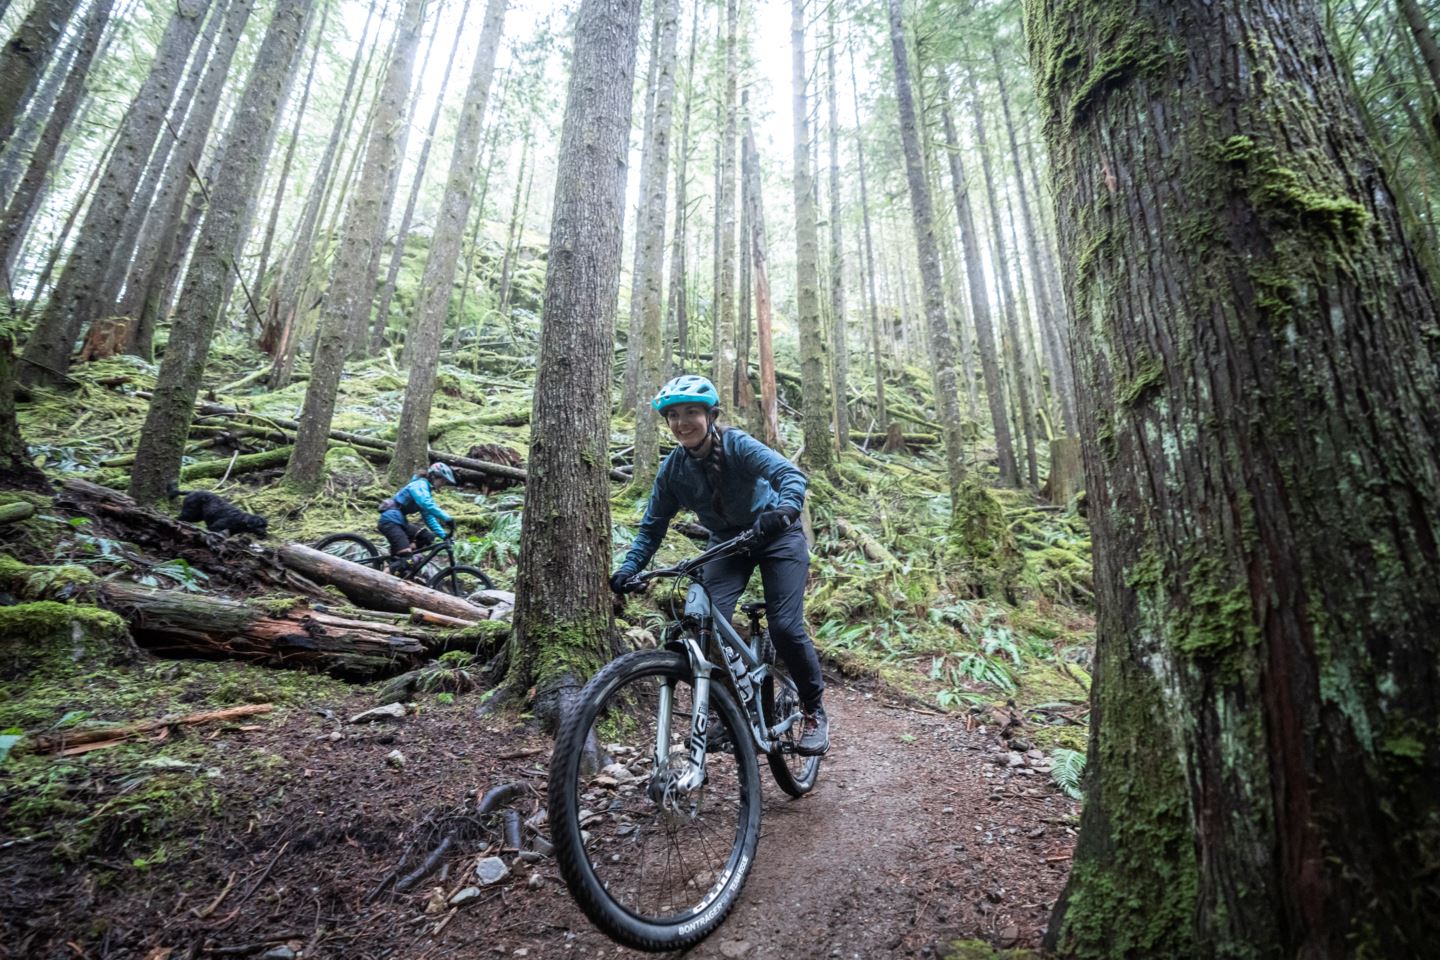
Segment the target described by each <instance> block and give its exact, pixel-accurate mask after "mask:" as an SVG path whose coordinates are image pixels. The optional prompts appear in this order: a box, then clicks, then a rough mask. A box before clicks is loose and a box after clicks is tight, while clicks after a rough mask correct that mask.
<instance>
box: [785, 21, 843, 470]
mask: <svg viewBox="0 0 1440 960" xmlns="http://www.w3.org/2000/svg"><path fill="white" fill-rule="evenodd" d="M804 8H805V3H804V0H790V68H791V72H790V82H791V85H792V86H791V100H790V103H791V119H792V122H793V127H794V131H795V152H794V158H795V169H794V172H793V179H794V187H795V311H796V313H797V317H796V322H797V324H798V326H799V328H800V331H799V332H800V374H801V382H802V387H801V391H800V395H801V397H802V398H803V403H802V404H801V410H800V415H801V418H800V419H801V424H802V425H803V427H804V433H805V450H804V452H803V453H802V454H801V460H802V462H803V463H804V464H805V465H806V466H807V467H808V468H810V469H812V470H818V471H824V470H829V469H830V467H831V465H832V464H833V463H834V460H835V439H834V437H833V436H832V435H831V433H830V390H829V388H828V387H827V386H826V384H825V358H824V350H825V346H824V334H823V333H822V332H821V329H820V266H819V261H820V241H819V237H818V234H819V226H818V224H817V223H816V214H815V208H816V206H817V205H818V204H817V201H816V193H815V187H816V185H815V182H814V177H815V175H814V172H813V171H814V167H813V166H811V163H810V100H809V97H808V96H807V95H806V89H805V88H806V78H807V77H808V76H809V74H808V72H807V70H806V67H805V10H804Z"/></svg>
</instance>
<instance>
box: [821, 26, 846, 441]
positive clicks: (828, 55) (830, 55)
mask: <svg viewBox="0 0 1440 960" xmlns="http://www.w3.org/2000/svg"><path fill="white" fill-rule="evenodd" d="M826 21H827V24H828V30H827V32H826V35H825V36H826V50H825V76H826V90H825V92H826V100H827V101H828V102H829V103H828V106H829V121H830V122H829V127H830V317H831V320H830V323H831V327H830V330H831V338H830V341H831V351H830V354H831V355H830V366H831V369H832V370H833V371H834V372H833V373H832V375H831V380H830V387H831V393H832V394H834V397H835V404H834V406H835V441H836V446H837V449H839V450H840V451H842V452H843V451H844V450H845V449H846V448H847V447H849V446H850V408H849V407H848V406H847V404H846V399H847V398H848V397H849V394H850V346H849V326H850V325H849V318H848V317H846V315H845V239H844V232H843V230H842V224H841V217H840V107H839V90H838V89H837V84H836V82H835V43H836V41H835V5H834V4H833V3H832V4H831V5H830V8H829V10H828V11H827V12H826Z"/></svg>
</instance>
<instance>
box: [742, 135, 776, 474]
mask: <svg viewBox="0 0 1440 960" xmlns="http://www.w3.org/2000/svg"><path fill="white" fill-rule="evenodd" d="M742 149H743V150H744V151H745V155H746V162H745V165H744V166H745V176H746V181H747V182H746V190H745V193H746V195H747V196H748V198H749V201H750V235H749V236H748V237H744V238H743V239H744V241H745V243H746V244H747V245H748V246H749V251H748V255H749V256H750V257H751V259H752V260H753V262H754V279H755V349H756V352H757V353H758V354H759V363H760V420H761V423H762V425H763V427H764V429H763V432H762V436H763V437H764V440H765V443H766V445H767V446H769V447H771V448H773V449H775V450H779V449H780V403H779V400H780V398H779V393H778V391H777V390H776V388H775V347H774V336H773V328H772V325H771V320H770V269H769V267H768V266H767V264H766V257H767V254H766V251H767V250H768V249H769V248H768V247H767V246H766V240H765V198H764V196H763V195H762V194H761V193H760V154H759V152H758V151H757V150H756V148H755V131H754V129H752V127H751V125H750V119H749V118H748V117H747V118H746V120H745V143H744V145H743V147H742Z"/></svg>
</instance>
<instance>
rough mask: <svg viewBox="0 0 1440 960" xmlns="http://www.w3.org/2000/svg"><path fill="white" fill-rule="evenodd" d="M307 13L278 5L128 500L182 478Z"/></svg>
mask: <svg viewBox="0 0 1440 960" xmlns="http://www.w3.org/2000/svg"><path fill="white" fill-rule="evenodd" d="M308 8H309V4H307V3H304V2H303V0H280V2H279V3H277V4H276V7H275V12H274V14H273V15H272V18H271V21H270V25H269V27H268V28H267V29H266V31H265V38H264V40H263V41H262V42H261V44H260V49H259V50H258V52H257V53H256V55H255V64H254V66H253V67H251V70H250V77H249V79H248V80H247V81H246V84H245V91H244V93H243V94H242V95H241V98H240V103H239V105H238V106H237V107H236V108H235V116H234V119H233V120H232V121H231V122H230V129H229V131H228V132H227V133H226V135H225V148H224V150H223V151H222V152H221V154H220V156H221V161H220V169H219V171H218V173H217V174H216V177H215V181H214V183H215V187H214V190H213V191H212V192H211V194H210V205H209V209H208V210H207V211H206V214H205V221H204V224H203V225H202V227H201V229H200V237H199V240H198V241H197V242H196V245H195V254H194V257H193V258H192V260H191V262H190V269H189V270H188V271H187V272H186V274H185V285H184V287H183V288H182V289H181V291H180V301H179V303H178V304H177V305H176V310H175V325H174V327H172V328H171V331H170V342H169V346H168V347H167V348H166V351H165V359H164V361H163V362H162V363H161V364H160V374H159V376H158V377H157V378H156V381H155V393H154V396H153V397H152V398H151V401H150V409H149V411H148V412H147V413H146V416H145V426H144V427H143V428H142V429H141V432H140V442H139V444H138V446H137V447H136V450H135V467H134V469H133V470H132V472H131V475H130V495H131V496H132V497H134V498H135V499H136V500H137V501H138V502H140V503H142V504H151V503H155V502H156V501H158V500H160V498H161V497H163V496H164V495H165V488H166V487H167V486H168V485H169V484H170V482H171V481H172V480H174V479H175V478H176V477H177V476H178V474H179V472H180V459H181V456H182V455H183V454H184V452H185V440H186V438H187V437H188V436H189V433H190V418H191V416H192V414H193V413H194V411H195V397H196V395H197V394H198V393H199V391H200V379H201V377H202V376H203V374H204V373H205V360H206V358H207V357H208V356H209V355H210V341H211V339H212V338H213V337H214V335H215V325H216V323H217V322H218V321H219V314H220V311H221V308H222V302H223V300H224V296H225V279H226V276H227V275H228V274H229V272H230V270H231V268H232V264H233V263H234V259H235V256H236V254H237V253H238V252H239V250H240V247H241V246H242V245H243V243H244V241H245V230H244V224H245V222H246V221H247V220H248V214H249V210H250V208H251V206H252V204H253V203H254V199H255V194H256V193H257V192H258V190H259V186H260V176H261V174H262V173H263V172H264V164H265V154H266V148H267V145H268V144H269V143H270V133H271V131H272V129H273V128H274V126H275V124H276V123H277V122H278V121H279V113H280V108H281V104H282V103H283V102H284V100H285V96H286V92H287V90H288V89H289V86H290V78H291V77H292V76H293V75H294V72H295V66H296V63H297V62H298V60H299V56H298V52H299V49H300V46H301V44H302V42H303V40H304V33H305V26H306V11H307V10H308Z"/></svg>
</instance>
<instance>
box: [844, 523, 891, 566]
mask: <svg viewBox="0 0 1440 960" xmlns="http://www.w3.org/2000/svg"><path fill="white" fill-rule="evenodd" d="M835 530H836V531H837V532H838V533H839V534H840V536H842V537H844V538H845V539H846V540H849V541H850V542H851V543H853V544H855V545H856V546H857V547H859V548H860V552H861V553H863V554H865V557H866V558H867V559H869V560H870V561H872V562H874V563H879V564H883V565H884V566H886V567H890V568H896V567H899V566H900V564H899V562H898V561H897V560H896V559H895V555H894V554H892V553H891V552H890V551H889V550H886V549H885V547H884V546H882V545H881V544H880V541H878V540H876V539H875V538H874V537H872V536H870V535H869V534H868V533H866V532H865V531H863V530H861V529H860V528H858V527H856V526H855V525H854V524H851V523H849V522H847V521H845V520H842V519H841V518H839V517H836V518H835Z"/></svg>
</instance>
